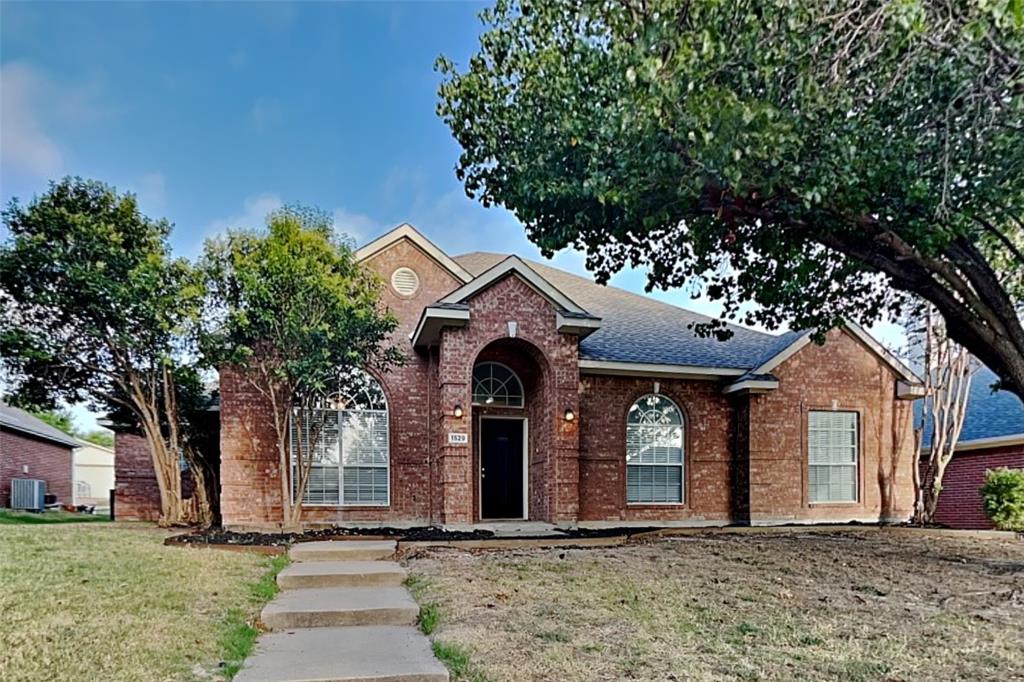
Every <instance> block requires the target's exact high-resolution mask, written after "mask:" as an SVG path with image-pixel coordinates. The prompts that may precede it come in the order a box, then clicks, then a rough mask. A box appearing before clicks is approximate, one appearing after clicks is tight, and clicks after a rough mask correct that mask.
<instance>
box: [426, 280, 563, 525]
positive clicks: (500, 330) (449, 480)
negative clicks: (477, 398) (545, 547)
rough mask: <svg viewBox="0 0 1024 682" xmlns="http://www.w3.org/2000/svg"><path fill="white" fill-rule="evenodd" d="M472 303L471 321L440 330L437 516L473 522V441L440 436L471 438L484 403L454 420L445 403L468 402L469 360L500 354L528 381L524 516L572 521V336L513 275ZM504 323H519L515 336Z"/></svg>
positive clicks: (545, 304)
mask: <svg viewBox="0 0 1024 682" xmlns="http://www.w3.org/2000/svg"><path fill="white" fill-rule="evenodd" d="M469 308H470V323H469V325H467V326H466V327H463V328H448V329H445V330H444V331H443V332H442V337H441V353H440V365H439V383H440V386H439V389H440V390H439V396H440V402H441V405H442V406H443V408H444V411H445V416H443V417H442V428H441V432H442V436H441V440H442V442H441V456H440V458H439V466H438V474H437V475H439V476H441V477H442V479H443V482H444V484H443V489H444V492H443V496H444V499H443V503H442V504H443V508H442V520H443V521H444V522H445V523H465V522H471V521H473V520H475V515H476V514H477V513H478V512H477V507H476V502H475V499H476V496H477V490H476V474H477V468H476V467H477V463H476V457H475V456H474V447H464V446H450V445H448V443H447V436H446V435H444V434H447V433H448V432H449V431H457V432H465V433H468V434H469V440H470V443H475V441H476V433H475V431H476V428H475V420H476V418H477V417H478V416H479V415H480V414H482V413H483V409H481V408H476V407H474V408H472V411H471V412H470V415H471V418H469V419H467V418H466V417H463V418H462V419H456V418H455V417H454V416H451V415H450V409H451V407H452V406H454V405H456V404H460V405H463V406H464V407H465V406H469V405H470V404H471V402H472V372H473V366H474V365H475V364H476V363H477V362H478V361H480V360H483V359H493V358H500V359H501V360H502V361H503V362H505V363H506V364H509V365H516V366H517V367H518V368H519V370H520V371H521V372H523V373H524V374H525V375H526V377H527V379H528V380H531V381H532V382H533V383H532V391H531V390H528V392H527V395H526V406H527V407H526V413H527V417H528V418H529V444H528V449H529V471H528V478H529V481H530V505H529V507H530V508H529V518H530V519H531V520H544V521H574V520H575V519H576V517H577V515H578V513H579V435H578V432H579V431H578V421H573V422H566V421H565V419H564V415H565V410H567V409H571V410H573V412H575V413H576V414H578V413H579V370H578V352H577V337H576V336H575V335H569V334H560V333H559V332H558V331H557V329H556V319H555V310H554V308H552V306H551V304H550V303H549V302H548V301H547V300H546V299H545V298H544V297H542V296H541V295H540V294H539V293H537V292H536V291H534V290H533V289H532V288H531V287H530V286H529V285H528V284H526V283H525V282H523V280H521V279H519V278H518V277H516V276H514V275H512V276H509V277H506V278H505V279H503V280H501V281H499V282H497V283H495V284H494V285H492V286H490V287H489V288H487V289H485V290H484V291H482V292H480V293H478V294H476V295H475V296H474V297H473V298H472V299H470V301H469ZM509 322H515V323H516V334H515V338H510V336H509ZM499 354H500V355H499ZM537 374H539V377H540V378H539V379H537V378H536V375H537Z"/></svg>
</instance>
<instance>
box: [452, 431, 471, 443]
mask: <svg viewBox="0 0 1024 682" xmlns="http://www.w3.org/2000/svg"><path fill="white" fill-rule="evenodd" d="M448 445H469V434H468V433H449V434H448Z"/></svg>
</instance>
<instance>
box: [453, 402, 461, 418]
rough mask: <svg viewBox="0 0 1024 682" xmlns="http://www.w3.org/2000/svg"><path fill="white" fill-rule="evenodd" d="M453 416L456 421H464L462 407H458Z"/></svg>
mask: <svg viewBox="0 0 1024 682" xmlns="http://www.w3.org/2000/svg"><path fill="white" fill-rule="evenodd" d="M452 415H453V416H454V417H455V418H456V419H462V405H456V406H455V409H454V410H452Z"/></svg>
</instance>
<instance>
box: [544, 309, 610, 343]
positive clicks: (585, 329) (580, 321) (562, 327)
mask: <svg viewBox="0 0 1024 682" xmlns="http://www.w3.org/2000/svg"><path fill="white" fill-rule="evenodd" d="M555 325H556V328H557V329H558V331H559V332H561V333H562V334H576V335H577V336H579V337H580V338H581V339H583V338H586V337H588V336H590V335H591V334H593V333H594V332H596V331H597V330H598V329H600V328H601V318H600V317H572V316H566V315H563V314H562V313H557V314H556V316H555Z"/></svg>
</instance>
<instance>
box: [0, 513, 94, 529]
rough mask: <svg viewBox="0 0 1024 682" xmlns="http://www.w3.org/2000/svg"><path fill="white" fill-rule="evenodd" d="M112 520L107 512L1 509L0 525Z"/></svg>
mask: <svg viewBox="0 0 1024 682" xmlns="http://www.w3.org/2000/svg"><path fill="white" fill-rule="evenodd" d="M97 521H110V516H108V515H107V514H78V513H73V512H65V511H48V512H42V513H38V512H25V511H12V510H10V509H0V526H13V525H21V524H45V523H93V522H97Z"/></svg>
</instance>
